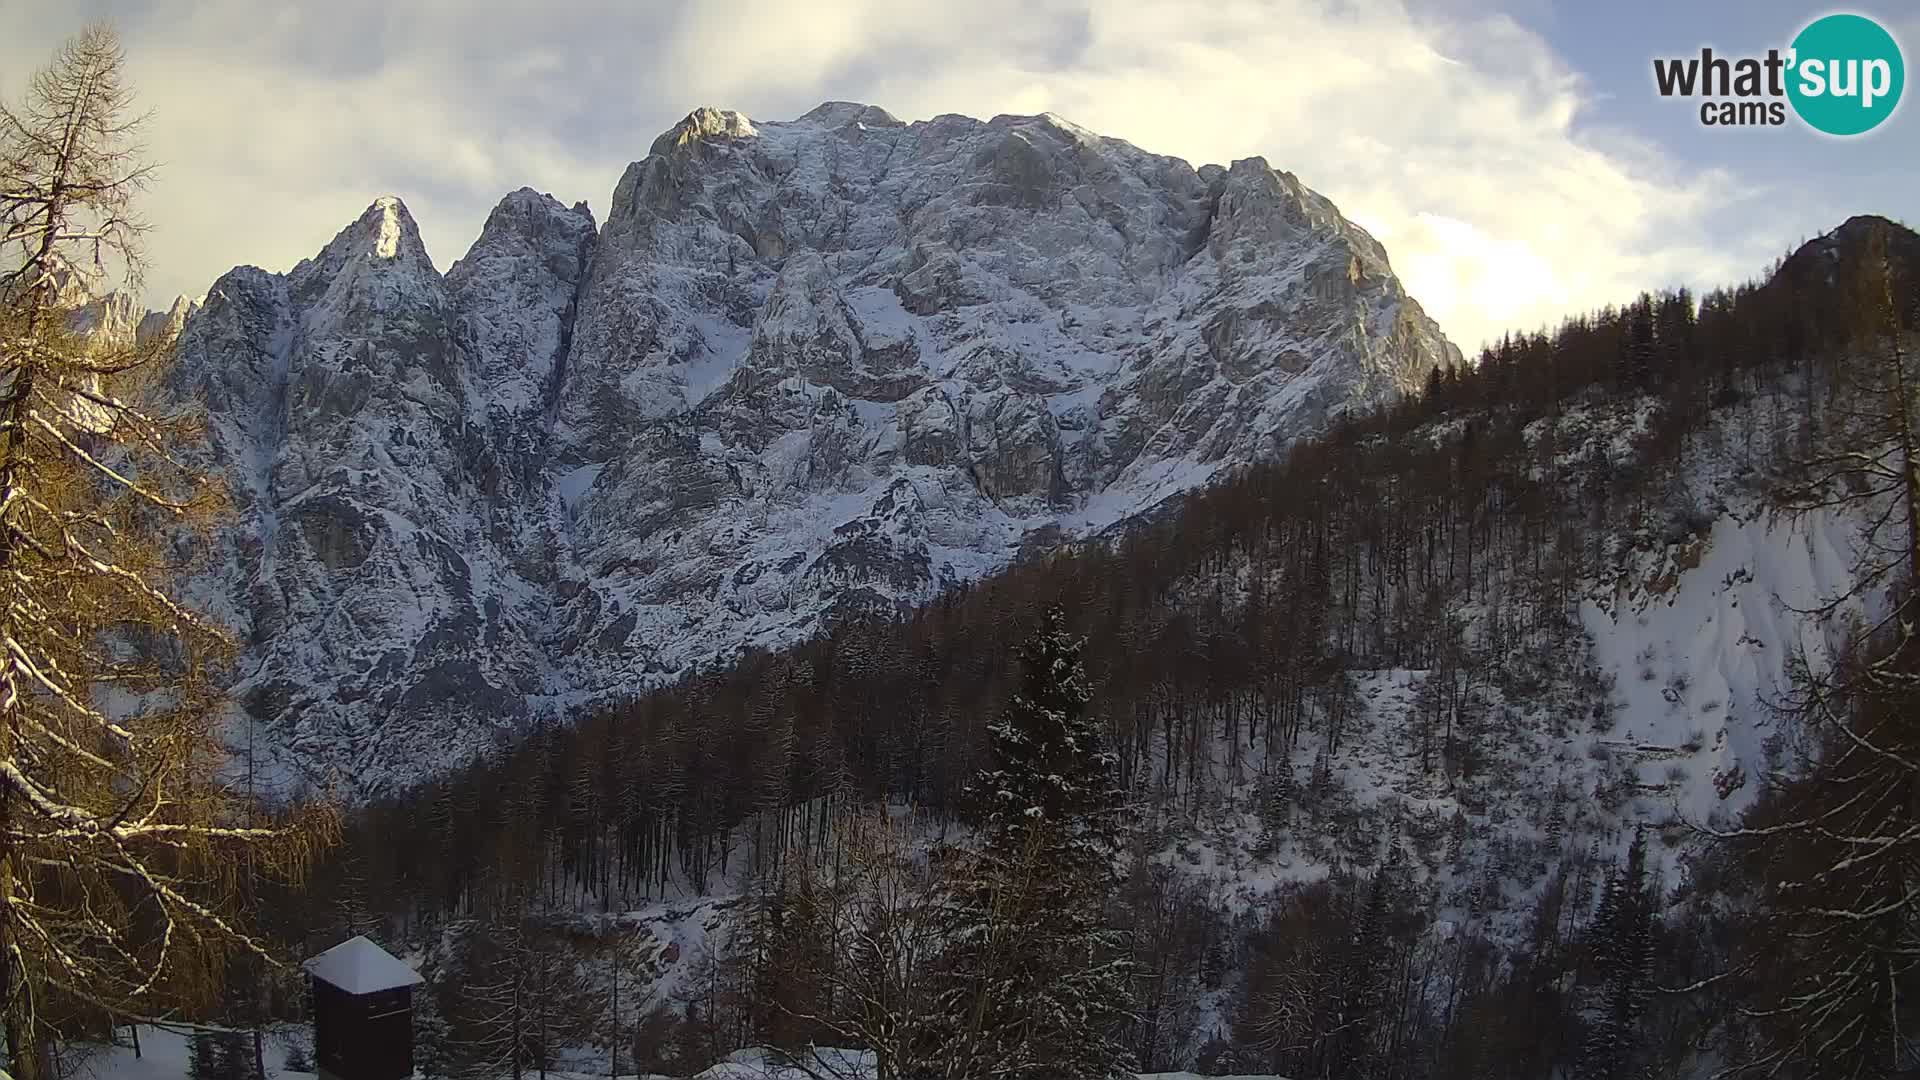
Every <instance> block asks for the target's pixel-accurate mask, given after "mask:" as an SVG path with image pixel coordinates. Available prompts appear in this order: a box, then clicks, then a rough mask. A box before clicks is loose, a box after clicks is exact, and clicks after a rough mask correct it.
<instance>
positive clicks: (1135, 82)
mask: <svg viewBox="0 0 1920 1080" xmlns="http://www.w3.org/2000/svg"><path fill="white" fill-rule="evenodd" d="M102 6H104V7H105V8H107V9H108V10H109V11H111V9H112V8H113V7H114V6H115V5H113V4H110V3H109V4H104V5H102ZM38 10H39V15H38V17H37V18H34V19H32V20H30V23H31V24H32V28H33V30H34V31H35V32H34V33H27V34H22V35H16V36H15V37H14V39H13V40H12V41H11V42H10V43H9V44H0V71H5V72H14V71H19V70H22V68H23V67H24V66H27V65H31V64H32V63H37V62H39V60H40V59H42V58H43V57H44V56H45V54H46V52H47V50H49V49H50V48H51V47H52V45H53V44H54V43H55V42H56V41H57V39H58V37H59V36H61V35H63V34H65V33H67V32H70V31H71V29H72V28H73V26H74V25H77V18H78V17H77V16H72V15H67V14H65V11H66V8H65V7H64V5H62V4H60V3H58V2H57V0H47V2H45V3H41V4H39V5H38ZM1450 10H1451V13H1450V14H1447V15H1445V16H1438V15H1428V16H1425V17H1417V16H1416V15H1414V14H1413V13H1410V12H1409V11H1408V10H1407V9H1406V7H1405V5H1404V4H1402V3H1400V2H1398V0H1267V2H1259V0H1223V2H1216V3H1209V4H1184V3H1143V2H1138V0H1136V2H1131V3H1092V2H1090V0H1082V2H1077V3H1075V2H1063V0H970V2H968V3H964V4H938V5H930V6H927V7H923V8H913V7H909V6H907V5H905V4H900V3H897V2H888V0H824V2H818V3H813V4H807V5H792V4H786V3H772V2H760V0H709V2H702V3H690V4H686V5H684V6H683V5H679V4H663V3H643V4H640V5H633V4H625V3H615V2H612V0H596V2H593V3H587V4H578V5H572V6H570V7H568V8H567V10H566V12H565V13H564V14H555V13H552V12H548V11H545V10H542V9H541V7H540V6H538V5H526V4H518V3H513V4H508V3H486V2H473V3H458V2H454V0H436V2H430V3H420V4H413V5H407V6H406V7H404V9H402V11H401V12H399V13H395V12H392V11H390V9H389V6H388V5H386V4H384V3H380V2H376V0H335V2H333V3H330V4H328V5H326V6H325V7H324V8H319V9H312V8H308V9H295V8H284V9H279V10H278V11H277V12H275V13H271V14H264V13H262V11H261V10H260V9H259V8H258V7H257V6H256V5H254V4H252V3H241V2H240V0H201V2H200V3H198V4H196V5H194V6H193V7H192V8H191V9H180V8H176V7H175V6H173V5H169V6H168V8H167V12H166V19H165V20H164V21H162V20H160V19H158V18H157V17H153V16H152V15H151V14H149V15H148V16H146V17H141V16H140V15H139V13H138V12H137V11H136V10H135V9H132V8H129V9H128V11H127V13H126V14H125V17H124V18H123V19H122V25H123V31H124V33H125V36H126V38H127V42H128V46H129V50H130V52H131V54H132V60H133V74H134V76H135V77H136V78H137V79H138V80H139V84H140V87H141V89H142V92H143V96H144V98H145V100H146V101H148V102H149V103H151V104H152V105H153V106H154V107H155V108H156V110H157V117H156V122H155V126H154V128H153V131H152V133H151V134H152V138H151V142H152V145H153V149H154V151H155V154H156V156H158V157H160V158H161V159H163V160H164V161H165V162H166V164H167V168H166V171H165V172H164V174H163V176H162V180H161V183H160V185H159V186H158V187H157V189H156V191H155V192H154V195H153V198H152V200H151V203H150V207H149V208H150V212H151V216H152V217H153V218H154V219H155V222H156V225H157V228H156V230H155V234H154V236H153V238H152V244H151V248H152V253H153V256H154V262H155V268H154V273H153V275H152V284H153V287H154V292H155V293H156V294H159V293H167V292H171V291H186V292H197V291H200V290H201V289H204V288H205V286H206V284H207V283H208V282H210V281H211V280H212V279H213V277H214V276H216V275H217V274H218V273H220V272H221V271H223V270H225V269H226V268H227V267H228V266H230V265H232V264H234V263H237V262H252V263H257V264H260V265H265V266H267V267H269V268H276V269H283V268H285V267H287V266H290V265H291V264H292V263H293V262H294V261H297V260H298V259H299V258H301V257H304V256H306V255H309V254H311V253H312V252H313V251H314V250H316V249H317V248H318V247H319V246H320V244H322V243H324V242H325V241H326V240H327V239H328V238H329V237H331V236H332V234H333V233H334V231H335V230H337V229H338V228H339V227H340V226H342V225H344V224H345V223H346V222H348V221H349V220H351V219H352V218H353V217H354V216H356V215H357V214H358V212H359V211H360V210H361V209H362V208H363V207H364V206H365V205H366V204H367V203H368V202H369V201H370V200H371V199H372V198H373V197H374V196H376V195H379V194H383V193H389V192H391V193H394V194H398V195H400V196H402V197H403V198H405V199H406V200H407V203H408V205H409V206H410V207H411V208H412V209H413V211H414V215H415V217H416V218H417V219H418V220H419V221H420V224H421V228H422V232H423V233H424V235H425V237H426V239H427V243H428V247H429V250H430V251H431V252H432V253H433V254H434V255H435V257H436V262H437V263H438V264H439V265H440V266H442V267H443V268H444V267H445V266H447V265H449V264H450V263H451V262H452V260H453V258H455V257H456V256H457V255H459V254H460V253H462V252H463V251H464V250H465V247H466V246H467V244H468V243H470V242H471V240H472V238H473V236H474V235H475V234H477V232H478V230H479V226H480V223H481V221H482V220H483V218H484V216H485V214H486V211H487V210H488V209H489V208H490V207H491V205H492V204H493V202H494V201H496V200H497V199H498V197H499V196H500V195H502V194H504V193H505V192H506V191H507V190H510V189H511V188H514V187H517V186H519V185H521V184H531V185H532V186H534V187H537V188H540V189H542V190H550V191H553V192H554V193H555V194H556V195H557V196H559V197H561V198H563V199H566V200H569V201H571V200H573V199H579V198H585V199H588V200H589V201H590V202H592V203H593V204H594V205H595V209H596V210H597V211H604V208H605V201H606V198H607V195H608V193H609V192H610V191H611V189H612V185H613V182H614V180H615V179H616V178H617V177H618V175H619V172H620V170H621V168H622V167H623V166H624V164H625V163H626V162H627V161H628V160H630V159H632V158H634V157H638V156H640V155H642V154H644V153H645V152H646V148H647V145H648V144H649V143H650V142H651V139H652V137H653V135H655V134H657V133H658V132H659V131H660V130H662V129H664V128H665V127H667V126H668V125H669V124H671V123H672V122H673V121H674V120H675V119H677V118H678V117H679V116H680V115H682V114H684V113H685V112H686V111H687V109H689V108H690V107H692V106H694V105H698V104H717V105H723V106H727V107H733V108H739V109H742V110H743V111H746V112H748V113H749V114H752V115H758V116H761V117H762V118H770V119H781V118H786V117H789V116H793V115H798V114H799V113H800V112H803V111H805V110H806V109H807V108H809V107H811V106H812V105H813V104H816V103H818V102H819V101H821V100H825V99H829V98H840V99H855V100H863V101H869V102H873V103H875V104H879V105H882V106H884V107H886V108H888V109H889V110H890V111H892V112H894V113H895V114H896V115H900V116H902V117H904V118H908V119H913V118H925V117H930V116H933V115H936V114H938V113H944V112H964V113H970V114H973V115H982V116H986V115H992V114H994V113H997V112H1038V111H1043V110H1050V111H1054V112H1058V113H1060V114H1062V115H1064V116H1066V117H1069V118H1070V119H1072V120H1074V121H1076V122H1078V123H1080V124H1082V125H1084V126H1086V127H1089V128H1092V129H1093V130H1096V131H1100V132H1102V133H1105V134H1110V135H1115V136H1118V137H1121V138H1125V139H1128V140H1130V141H1132V142H1135V143H1137V144H1139V145H1141V146H1144V147H1146V148H1147V149H1150V150H1155V151H1159V152H1164V153H1171V154H1177V155H1179V156H1182V157H1185V158H1188V159H1189V160H1192V161H1195V162H1196V164H1197V163H1201V162H1206V161H1217V162H1223V163H1224V162H1226V161H1228V160H1231V159H1234V158H1239V157H1247V156H1251V155H1260V156H1264V157H1266V158H1267V159H1268V161H1269V162H1270V163H1272V164H1273V165H1274V166H1275V167H1276V168H1283V169H1287V170H1289V171H1291V172H1293V173H1295V174H1296V175H1298V176H1299V177H1300V178H1301V180H1302V181H1304V182H1305V183H1307V184H1308V185H1310V186H1312V187H1315V188H1317V189H1319V190H1320V191H1322V192H1324V193H1325V194H1327V195H1328V196H1329V197H1331V198H1332V199H1334V201H1335V202H1336V203H1338V204H1339V205H1340V207H1341V208H1342V210H1344V211H1345V212H1346V213H1347V214H1348V215H1349V216H1350V217H1352V218H1354V219H1355V220H1356V221H1359V222H1360V223H1362V224H1363V225H1365V226H1366V227H1367V228H1369V229H1370V230H1372V231H1374V232H1375V233H1376V235H1378V236H1379V237H1380V239H1381V240H1382V242H1383V243H1385V244H1386V245H1387V248H1388V251H1389V254H1390V255H1391V257H1392V258H1393V261H1394V264H1395V267H1396V269H1398V270H1399V271H1400V273H1401V275H1402V277H1403V278H1404V279H1405V280H1406V283H1407V285H1408V288H1409V290H1410V291H1411V292H1412V293H1413V294H1414V295H1415V296H1416V297H1418V298H1419V299H1421V300H1422V302H1423V303H1424V304H1425V305H1426V306H1427V307H1428V308H1429V310H1430V311H1431V312H1432V313H1433V314H1434V315H1435V316H1436V317H1437V318H1439V319H1440V321H1441V323H1442V325H1443V326H1444V327H1445V328H1446V329H1447V330H1448V332H1449V333H1450V334H1452V335H1453V336H1454V337H1455V339H1456V340H1458V341H1459V342H1460V343H1461V344H1462V346H1463V347H1465V348H1469V349H1471V348H1473V347H1474V346H1476V345H1477V344H1478V343H1479V342H1480V341H1481V340H1482V339H1483V338H1485V337H1488V336H1494V335H1497V334H1498V333H1499V332H1500V331H1501V330H1503V329H1506V328H1508V327H1512V326H1520V327H1531V326H1537V325H1542V324H1548V323H1552V322H1556V321H1557V320H1558V318H1559V317H1560V316H1561V315H1562V314H1565V313H1566V312H1568V311H1569V310H1570V309H1577V308H1584V307H1587V306H1590V305H1594V304H1599V303H1606V302H1614V301H1618V300H1620V299H1622V298H1623V297H1624V296H1625V295H1627V294H1630V293H1632V292H1634V291H1637V290H1638V289H1640V288H1643V287H1648V286H1653V285H1658V284H1662V283H1665V282H1669V281H1678V280H1686V281H1690V282H1695V283H1713V282H1717V281H1721V280H1727V279H1731V278H1734V277H1740V276H1744V275H1746V274H1748V273H1751V272H1753V271H1755V270H1757V269H1758V267H1759V263H1760V261H1761V260H1763V259H1764V258H1766V257H1768V256H1771V255H1773V254H1775V253H1776V252H1777V250H1778V249H1779V247H1780V246H1781V245H1782V244H1783V243H1784V241H1785V239H1787V238H1784V237H1773V236H1753V237H1741V238H1739V240H1740V243H1743V244H1748V245H1752V246H1750V247H1748V248H1745V249H1742V248H1741V247H1740V246H1739V245H1738V244H1736V245H1734V246H1732V247H1729V246H1728V245H1726V244H1724V243H1722V244H1718V245H1716V244H1715V243H1714V242H1713V238H1712V237H1711V236H1710V235H1709V233H1708V224H1707V223H1708V222H1709V221H1710V220H1711V219H1712V217H1713V216H1714V215H1715V214H1716V213H1718V212H1720V211H1722V210H1723V209H1724V208H1725V207H1726V206H1727V205H1729V204H1731V203H1736V202H1739V201H1741V200H1744V199H1747V198H1750V197H1751V192H1750V191H1747V190H1745V189H1744V188H1742V186H1741V185H1740V184H1739V183H1738V182H1737V181H1736V178H1735V177H1732V176H1730V175H1727V174H1724V173H1717V172H1711V171H1710V172H1706V173H1693V174H1683V173H1681V172H1679V171H1678V170H1677V169H1675V168H1674V167H1673V166H1672V165H1671V164H1670V163H1669V162H1668V161H1666V160H1665V159H1664V158H1663V157H1662V156H1661V155H1660V154H1659V153H1658V152H1657V151H1656V150H1655V149H1654V148H1652V147H1648V146H1645V145H1641V144H1638V143H1635V142H1633V141H1632V140H1631V139H1628V138H1625V137H1622V136H1620V135H1618V134H1608V133H1596V132H1585V131H1582V130H1581V128H1580V126H1579V123H1580V118H1581V109H1582V105H1583V103H1584V102H1586V101H1588V100H1590V98H1591V96H1592V91H1591V89H1590V88H1588V87H1587V86H1586V85H1585V84H1584V83H1583V81H1582V80H1581V78H1580V77H1579V76H1578V75H1577V74H1576V73H1574V72H1572V71H1570V70H1568V69H1567V68H1566V66H1565V65H1564V63H1562V62H1561V61H1560V60H1559V59H1558V58H1557V57H1555V56H1554V55H1553V53H1552V51H1551V50H1550V49H1549V48H1548V47H1547V45H1546V44H1545V43H1544V42H1543V41H1541V40H1540V39H1539V38H1537V37H1536V36H1534V35H1533V34H1531V33H1530V32H1528V31H1527V30H1526V29H1525V28H1524V27H1522V26H1520V25H1519V24H1518V23H1516V22H1514V21H1513V20H1512V19H1510V18H1507V17H1504V16H1500V15H1497V14H1494V15H1489V14H1486V13H1484V11H1482V10H1481V9H1480V8H1479V6H1478V5H1462V6H1460V7H1459V8H1457V9H1450ZM16 88H17V87H16V86H15V85H12V84H8V85H7V86H6V89H8V90H14V89H16ZM1716 249H1717V250H1716Z"/></svg>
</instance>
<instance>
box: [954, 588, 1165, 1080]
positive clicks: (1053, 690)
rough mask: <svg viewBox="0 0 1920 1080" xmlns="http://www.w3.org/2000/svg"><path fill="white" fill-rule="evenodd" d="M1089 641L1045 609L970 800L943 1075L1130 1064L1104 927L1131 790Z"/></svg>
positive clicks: (1074, 1075)
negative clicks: (1085, 657)
mask: <svg viewBox="0 0 1920 1080" xmlns="http://www.w3.org/2000/svg"><path fill="white" fill-rule="evenodd" d="M1081 645H1082V643H1081V642H1080V640H1079V639H1077V638H1075V637H1074V636H1073V635H1071V634H1069V633H1068V632H1067V628H1066V618H1065V615H1064V613H1063V612H1062V611H1061V610H1060V609H1059V608H1058V607H1054V608H1051V609H1049V610H1048V611H1047V612H1046V615H1045V617H1044V621H1043V623H1042V625H1041V627H1040V629H1039V630H1038V631H1037V632H1036V633H1035V634H1034V635H1033V636H1032V637H1030V638H1028V639H1027V641H1026V643H1025V644H1024V645H1023V646H1022V648H1021V650H1020V658H1021V661H1022V663H1023V665H1024V668H1025V678H1024V681H1023V682H1022V684H1021V689H1020V691H1019V693H1017V694H1016V695H1015V696H1014V698H1013V702H1012V705H1011V706H1010V707H1009V708H1008V709H1007V710H1006V712H1005V713H1004V714H1003V715H1002V716H1001V718H1000V719H999V720H998V721H997V722H996V723H995V724H994V725H993V727H992V730H991V735H992V751H993V758H992V764H991V766H990V767H988V768H986V769H983V770H982V771H981V772H980V774H979V776H978V777H977V778H976V779H975V781H974V782H973V783H972V784H971V785H969V786H968V788H967V797H968V805H969V810H970V812H971V817H972V819H973V823H974V824H975V825H976V827H977V829H978V833H977V842H976V845H975V847H974V849H973V850H972V851H971V852H970V853H969V855H968V858H967V867H968V872H967V873H966V874H965V875H964V877H963V878H962V880H961V881H960V882H959V883H958V885H957V887H956V888H955V890H954V895H953V906H952V936H951V945H950V947H949V948H948V950H947V952H946V955H945V956H944V957H943V958H942V967H943V973H944V976H945V984H944V986H943V988H942V991H941V993H940V999H941V1001H942V1004H943V1006H944V1007H943V1008H942V1009H941V1015H942V1019H941V1020H940V1021H939V1023H941V1024H943V1025H949V1030H946V1031H943V1032H940V1033H939V1034H938V1038H939V1039H940V1041H942V1042H943V1043H944V1044H945V1045H947V1046H950V1047H952V1049H953V1053H951V1054H950V1055H949V1056H948V1058H947V1059H946V1061H947V1068H948V1071H949V1075H953V1076H967V1077H972V1076H1000V1077H1007V1078H1009V1080H1039V1078H1041V1077H1047V1078H1066V1080H1107V1078H1109V1077H1113V1076H1117V1075H1120V1074H1122V1073H1124V1072H1126V1071H1127V1070H1128V1066H1129V1064H1130V1062H1129V1055H1128V1053H1127V1051H1126V1049H1125V1048H1124V1047H1123V1045H1122V1044H1121V1043H1120V1041H1119V1040H1118V1038H1117V1034H1118V1028H1119V1024H1120V1023H1121V1021H1122V1020H1124V1019H1125V1018H1126V1016H1127V1014H1128V1011H1129V1010H1128V1001H1129V997H1130V995H1131V992H1132V985H1131V974H1132V963H1131V961H1130V960H1129V959H1128V958H1127V954H1126V950H1125V948H1124V943H1123V942H1122V941H1120V940H1119V935H1118V934H1117V933H1115V932H1114V931H1112V930H1110V929H1109V928H1108V923H1107V919H1106V916H1107V904H1108V900H1109V899H1110V898H1111V896H1112V895H1113V893H1114V890H1115V887H1116V885H1117V882H1116V875H1115V870H1114V862H1115V857H1116V855H1117V848H1118V831H1119V813H1120V808H1121V793H1120V790H1119V788H1118V787H1117V786H1116V780H1115V774H1116V764H1117V763H1116V759H1115V757H1114V755H1113V754H1112V753H1110V752H1109V751H1108V750H1107V748H1106V739H1105V737H1104V736H1103V734H1102V733H1101V731H1100V729H1099V727H1098V726H1097V724H1096V722H1095V721H1094V720H1093V719H1092V718H1091V717H1090V716H1089V715H1088V713H1087V703H1088V701H1089V698H1090V694H1089V691H1088V688H1087V678H1086V672H1085V670H1084V667H1083V665H1082V664H1081V660H1080V650H1081Z"/></svg>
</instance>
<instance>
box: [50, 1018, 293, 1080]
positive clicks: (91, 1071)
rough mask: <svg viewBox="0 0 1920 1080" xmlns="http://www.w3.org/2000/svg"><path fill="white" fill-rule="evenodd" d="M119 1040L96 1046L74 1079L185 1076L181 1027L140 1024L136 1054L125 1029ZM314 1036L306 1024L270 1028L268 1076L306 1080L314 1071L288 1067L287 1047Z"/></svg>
mask: <svg viewBox="0 0 1920 1080" xmlns="http://www.w3.org/2000/svg"><path fill="white" fill-rule="evenodd" d="M120 1041H121V1042H122V1043H124V1044H125V1045H115V1046H102V1047H99V1048H97V1049H95V1050H94V1051H93V1052H92V1053H91V1054H90V1055H89V1056H88V1057H87V1059H86V1060H85V1061H84V1062H82V1063H81V1064H80V1066H79V1067H78V1068H77V1069H76V1070H74V1071H73V1072H72V1073H70V1074H69V1075H70V1076H71V1077H73V1080H92V1078H94V1077H98V1078H99V1080H185V1078H186V1076H187V1075H188V1074H187V1058H188V1047H189V1045H190V1041H191V1040H190V1039H189V1038H188V1036H187V1034H186V1033H185V1032H184V1031H182V1030H178V1029H171V1028H168V1029H162V1028H156V1027H151V1026H148V1025H144V1024H143V1025H141V1028H140V1056H138V1057H135V1056H134V1053H133V1044H132V1042H131V1040H130V1039H129V1038H128V1037H127V1035H126V1033H125V1031H122V1032H121V1033H120ZM311 1042H312V1036H311V1035H309V1034H307V1029H306V1027H305V1025H297V1024H288V1025H283V1026H281V1027H278V1028H276V1029H274V1030H273V1031H271V1032H269V1033H268V1034H267V1036H266V1040H265V1043H266V1045H265V1048H264V1049H265V1051H266V1060H267V1080H307V1078H308V1077H312V1076H313V1075H314V1074H313V1073H312V1072H298V1071H295V1070H293V1069H289V1068H287V1051H288V1049H289V1048H290V1047H292V1046H294V1045H307V1044H311Z"/></svg>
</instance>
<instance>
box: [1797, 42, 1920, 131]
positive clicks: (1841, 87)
mask: <svg viewBox="0 0 1920 1080" xmlns="http://www.w3.org/2000/svg"><path fill="white" fill-rule="evenodd" d="M1788 63H1789V64H1791V65H1792V68H1791V71H1790V73H1789V75H1788V79H1787V99H1788V100H1790V101H1792V102H1793V111H1794V112H1797V113H1799V114H1800V119H1802V120H1805V121H1806V122H1807V124H1808V125H1809V126H1810V127H1812V128H1813V129H1814V130H1816V131H1824V132H1826V133H1827V134H1829V135H1861V134H1865V133H1866V132H1869V131H1872V130H1873V129H1874V128H1876V127H1879V126H1880V124H1881V122H1882V121H1884V120H1886V118H1887V117H1889V116H1892V115H1893V110H1894V108H1895V107H1896V106H1898V105H1899V104H1900V91H1901V90H1902V89H1904V88H1905V87H1906V83H1907V69H1906V64H1905V63H1903V62H1902V61H1901V58H1900V46H1899V44H1898V43H1896V42H1895V41H1894V40H1893V35H1892V34H1889V33H1887V32H1886V30H1885V29H1883V28H1882V27H1881V26H1880V24H1879V23H1877V22H1874V21H1873V20H1872V19H1869V18H1867V17H1866V16H1864V15H1828V16H1825V17H1824V18H1819V19H1815V20H1814V21H1813V22H1811V23H1808V24H1807V28H1806V29H1804V30H1802V31H1800V34H1799V36H1798V37H1795V38H1794V39H1793V52H1792V54H1791V59H1790V60H1789V61H1788Z"/></svg>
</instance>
